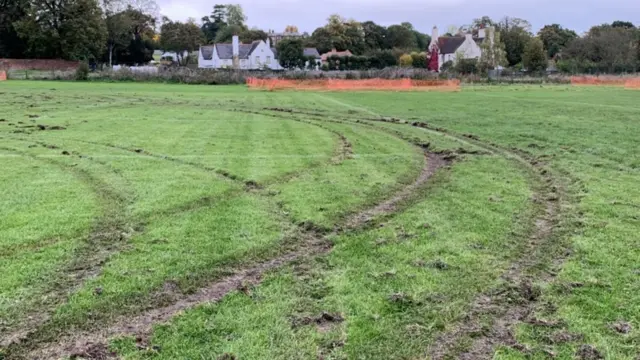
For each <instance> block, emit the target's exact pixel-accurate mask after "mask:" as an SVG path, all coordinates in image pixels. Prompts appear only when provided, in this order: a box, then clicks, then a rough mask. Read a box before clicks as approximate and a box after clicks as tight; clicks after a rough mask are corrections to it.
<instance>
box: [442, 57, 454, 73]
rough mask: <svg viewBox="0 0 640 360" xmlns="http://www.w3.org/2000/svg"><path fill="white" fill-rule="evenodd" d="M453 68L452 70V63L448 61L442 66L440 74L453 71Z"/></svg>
mask: <svg viewBox="0 0 640 360" xmlns="http://www.w3.org/2000/svg"><path fill="white" fill-rule="evenodd" d="M453 68H454V67H453V61H451V60H449V61H447V62H445V63H444V64H442V67H441V68H440V70H441V71H442V72H445V71H449V70H453Z"/></svg>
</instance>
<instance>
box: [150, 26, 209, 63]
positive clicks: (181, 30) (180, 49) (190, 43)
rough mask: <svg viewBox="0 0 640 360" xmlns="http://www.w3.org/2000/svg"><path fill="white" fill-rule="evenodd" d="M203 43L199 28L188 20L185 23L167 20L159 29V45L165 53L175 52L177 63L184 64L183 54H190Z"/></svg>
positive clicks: (202, 35)
mask: <svg viewBox="0 0 640 360" xmlns="http://www.w3.org/2000/svg"><path fill="white" fill-rule="evenodd" d="M204 42H205V38H204V34H203V33H202V30H201V29H200V27H199V26H198V25H197V24H196V23H195V21H193V19H190V20H189V21H187V22H186V23H181V22H173V21H171V20H169V19H168V18H165V19H164V23H163V24H162V27H161V28H160V45H161V46H162V49H163V50H165V51H175V52H176V54H177V57H178V63H179V64H184V62H185V58H184V53H185V52H187V53H191V52H193V51H195V50H196V49H198V47H199V46H200V45H201V44H202V43H204Z"/></svg>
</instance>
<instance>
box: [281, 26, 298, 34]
mask: <svg viewBox="0 0 640 360" xmlns="http://www.w3.org/2000/svg"><path fill="white" fill-rule="evenodd" d="M284 32H285V33H289V34H297V33H298V27H297V26H295V25H287V26H286V27H285V28H284Z"/></svg>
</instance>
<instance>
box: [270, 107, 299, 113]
mask: <svg viewBox="0 0 640 360" xmlns="http://www.w3.org/2000/svg"><path fill="white" fill-rule="evenodd" d="M264 110H269V111H279V112H287V113H292V112H293V110H292V109H284V108H279V107H272V108H269V107H266V108H264Z"/></svg>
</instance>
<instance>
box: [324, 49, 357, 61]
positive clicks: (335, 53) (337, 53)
mask: <svg viewBox="0 0 640 360" xmlns="http://www.w3.org/2000/svg"><path fill="white" fill-rule="evenodd" d="M331 56H340V57H343V56H353V54H352V53H351V51H349V50H346V51H336V50H335V49H334V50H331V51H329V52H328V53H324V54H322V56H321V58H322V61H326V60H327V58H330V57H331Z"/></svg>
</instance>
